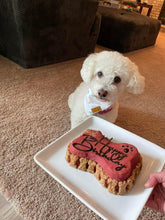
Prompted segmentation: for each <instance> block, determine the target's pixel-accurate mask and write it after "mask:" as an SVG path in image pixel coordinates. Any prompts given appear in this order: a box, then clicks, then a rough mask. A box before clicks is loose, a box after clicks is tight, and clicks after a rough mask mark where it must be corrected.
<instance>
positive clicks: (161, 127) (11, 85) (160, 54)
mask: <svg viewBox="0 0 165 220" xmlns="http://www.w3.org/2000/svg"><path fill="white" fill-rule="evenodd" d="M102 49H104V48H101V47H97V48H96V51H100V50H102ZM125 55H126V56H128V57H129V58H130V59H131V60H133V61H134V62H136V63H137V65H138V66H139V69H140V72H141V73H142V74H143V75H144V76H145V77H146V89H145V92H144V94H142V95H139V96H137V97H135V96H133V95H131V94H128V93H125V94H124V96H122V98H121V99H120V110H119V117H118V120H117V122H116V124H117V125H119V126H121V127H123V128H125V129H127V130H129V131H132V132H134V133H136V134H137V135H140V136H142V137H144V138H146V139H148V140H150V141H152V142H154V143H156V144H158V145H160V146H162V147H165V135H164V134H165V67H164V66H165V33H160V34H159V37H158V40H157V43H156V45H155V46H154V47H148V48H146V49H142V50H138V51H134V52H131V53H129V54H125ZM82 62H83V58H82V59H76V60H71V61H68V62H64V63H59V64H54V65H49V66H43V67H40V68H34V69H23V68H21V67H20V66H18V65H17V64H15V63H13V62H11V61H9V60H8V59H6V58H4V57H2V56H0V133H1V136H0V149H1V150H0V190H1V192H2V193H3V194H4V195H5V197H6V198H7V199H8V200H9V201H10V202H11V203H12V204H13V206H14V207H15V209H16V210H17V212H18V213H19V214H20V215H21V216H22V217H23V218H24V219H31V220H34V219H36V220H45V219H46V220H49V219H59V220H65V219H74V220H76V219H77V220H80V219H83V220H88V219H90V220H98V219H100V217H98V216H97V215H96V214H95V213H94V212H92V211H91V210H90V209H88V208H87V207H86V206H85V205H83V204H82V203H81V202H80V201H79V200H78V199H76V198H75V197H74V196H73V195H72V194H70V193H69V192H68V191H67V190H66V189H64V188H63V187H62V186H61V185H60V184H59V183H57V182H56V181H55V180H54V179H53V178H52V177H50V176H49V175H48V174H47V173H46V172H45V171H43V170H42V169H41V168H40V167H39V166H38V165H37V164H35V162H34V160H33V156H34V155H35V154H36V153H37V152H38V151H39V150H41V149H42V148H44V147H45V146H47V145H48V144H49V143H51V142H52V141H53V140H54V139H56V138H57V137H59V136H61V135H62V134H64V133H65V132H66V131H68V130H69V129H70V122H69V117H70V112H69V108H68V105H67V99H68V95H69V94H70V93H71V92H72V91H73V90H74V89H75V88H76V86H77V85H78V84H79V83H80V81H81V78H80V75H79V72H80V68H81V65H82ZM130 211H131V210H130ZM164 217H165V216H164V215H163V214H160V213H158V212H155V211H152V210H151V209H149V208H144V209H143V211H142V213H141V215H140V217H139V219H141V220H150V219H154V220H155V219H165V218H164ZM121 220H122V218H121Z"/></svg>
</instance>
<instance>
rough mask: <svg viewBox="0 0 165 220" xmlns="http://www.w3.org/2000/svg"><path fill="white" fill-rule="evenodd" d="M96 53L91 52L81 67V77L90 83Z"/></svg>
mask: <svg viewBox="0 0 165 220" xmlns="http://www.w3.org/2000/svg"><path fill="white" fill-rule="evenodd" d="M95 57H96V54H94V53H93V54H90V55H89V56H88V57H87V58H86V59H85V61H84V63H83V65H82V68H81V71H80V73H81V77H82V79H83V81H84V82H85V83H89V82H90V81H91V79H92V75H93V70H94V65H95Z"/></svg>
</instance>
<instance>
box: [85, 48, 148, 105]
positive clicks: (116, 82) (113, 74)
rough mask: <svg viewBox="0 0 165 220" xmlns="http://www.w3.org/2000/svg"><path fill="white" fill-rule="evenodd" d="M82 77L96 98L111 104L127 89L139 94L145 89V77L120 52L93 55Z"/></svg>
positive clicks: (88, 59) (86, 64)
mask: <svg viewBox="0 0 165 220" xmlns="http://www.w3.org/2000/svg"><path fill="white" fill-rule="evenodd" d="M81 76H82V79H83V80H84V82H86V83H87V84H88V85H89V87H90V89H91V91H92V93H93V95H94V96H96V97H97V98H99V99H102V100H107V101H110V102H111V103H114V102H115V101H116V100H117V98H118V97H119V95H120V94H121V93H122V92H123V91H124V90H125V89H127V90H128V91H129V92H132V93H134V94H138V93H141V92H142V91H143V88H144V77H143V76H141V75H140V73H139V72H138V68H137V66H136V65H135V64H134V63H132V62H131V61H130V60H129V59H128V58H126V57H124V56H123V55H122V54H120V53H118V52H108V51H103V52H101V53H96V54H91V55H90V56H89V57H87V58H86V60H85V61H84V63H83V67H82V69H81Z"/></svg>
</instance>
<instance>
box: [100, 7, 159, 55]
mask: <svg viewBox="0 0 165 220" xmlns="http://www.w3.org/2000/svg"><path fill="white" fill-rule="evenodd" d="M98 12H99V13H100V14H101V15H102V19H101V20H102V21H101V28H100V34H99V37H98V41H97V43H98V44H99V45H102V46H104V47H108V48H110V49H113V50H117V51H119V52H122V53H125V52H129V51H133V50H137V49H141V48H144V47H148V46H151V45H154V44H155V42H156V38H157V36H158V33H159V30H160V26H161V22H160V21H159V20H157V19H153V18H150V17H148V16H144V15H141V14H139V13H137V12H134V11H126V10H123V9H116V8H108V7H102V6H100V7H99V8H98Z"/></svg>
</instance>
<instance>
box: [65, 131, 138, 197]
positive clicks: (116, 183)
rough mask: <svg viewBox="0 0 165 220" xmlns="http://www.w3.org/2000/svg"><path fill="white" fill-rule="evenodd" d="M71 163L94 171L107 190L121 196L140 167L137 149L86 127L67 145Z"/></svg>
mask: <svg viewBox="0 0 165 220" xmlns="http://www.w3.org/2000/svg"><path fill="white" fill-rule="evenodd" d="M65 159H66V161H67V162H68V163H69V164H70V166H72V167H74V168H78V169H80V170H83V171H88V172H90V173H93V174H94V176H95V177H96V178H97V179H98V180H99V182H100V183H101V184H102V185H103V186H104V187H106V188H107V189H108V191H109V192H110V193H113V194H118V195H123V194H125V193H127V192H128V191H130V190H131V189H132V187H133V186H134V184H135V181H136V177H137V176H138V175H139V173H140V170H141V167H142V157H141V155H140V153H139V152H138V150H137V148H136V147H135V146H133V145H131V144H127V143H113V142H112V139H108V138H106V137H105V136H103V134H102V133H101V132H100V131H95V130H91V129H88V130H86V131H85V132H83V133H82V134H81V135H80V136H79V137H77V138H76V139H74V140H73V141H72V142H71V143H70V144H69V145H68V148H67V151H66V155H65Z"/></svg>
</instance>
